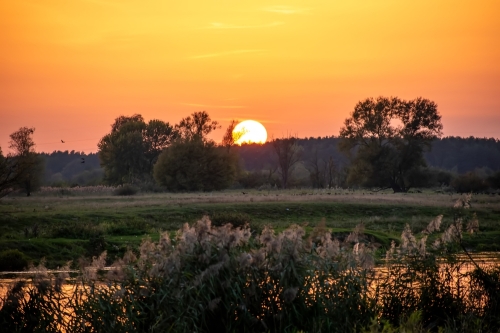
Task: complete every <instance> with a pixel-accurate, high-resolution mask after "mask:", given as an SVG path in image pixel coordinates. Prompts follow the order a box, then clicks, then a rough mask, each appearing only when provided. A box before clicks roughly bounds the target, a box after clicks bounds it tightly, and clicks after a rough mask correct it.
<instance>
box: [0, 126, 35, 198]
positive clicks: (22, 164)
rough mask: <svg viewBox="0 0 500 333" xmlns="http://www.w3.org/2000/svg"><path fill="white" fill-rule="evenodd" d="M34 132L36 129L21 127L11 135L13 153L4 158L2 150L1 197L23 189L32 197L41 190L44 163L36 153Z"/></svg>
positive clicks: (0, 166) (0, 153) (0, 155)
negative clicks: (33, 192)
mask: <svg viewBox="0 0 500 333" xmlns="http://www.w3.org/2000/svg"><path fill="white" fill-rule="evenodd" d="M34 132H35V129H34V128H28V127H21V128H20V129H19V130H18V131H16V132H14V133H12V134H11V135H10V138H11V140H10V142H9V148H10V149H12V150H13V153H11V154H8V155H7V156H3V155H2V151H1V149H0V197H2V196H5V195H6V194H8V193H9V192H11V191H12V190H14V189H22V190H23V191H25V193H26V195H27V196H30V195H31V192H32V191H36V190H38V189H39V188H40V185H41V181H42V177H43V173H44V161H43V158H41V156H39V155H37V154H36V153H35V149H34V147H35V142H34V141H33V138H32V135H33V133H34Z"/></svg>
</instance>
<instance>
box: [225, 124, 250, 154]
mask: <svg viewBox="0 0 500 333" xmlns="http://www.w3.org/2000/svg"><path fill="white" fill-rule="evenodd" d="M238 123H239V121H238V120H231V122H230V123H229V126H228V127H227V129H226V132H225V133H224V137H223V138H222V146H223V147H226V148H227V149H228V150H229V149H230V148H231V147H232V146H234V143H235V142H236V141H238V140H239V139H240V138H241V137H242V136H243V134H245V132H236V133H235V132H234V128H235V127H236V125H238Z"/></svg>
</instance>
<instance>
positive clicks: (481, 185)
mask: <svg viewBox="0 0 500 333" xmlns="http://www.w3.org/2000/svg"><path fill="white" fill-rule="evenodd" d="M451 186H452V187H453V188H454V189H455V191H457V192H459V193H469V192H474V193H477V192H483V191H486V190H487V189H488V184H487V183H486V182H485V180H484V179H483V178H481V177H479V176H478V175H476V174H475V173H473V172H468V173H466V174H465V175H460V176H458V177H457V178H455V179H454V180H453V181H452V182H451Z"/></svg>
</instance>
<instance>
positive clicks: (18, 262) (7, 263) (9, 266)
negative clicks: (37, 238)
mask: <svg viewBox="0 0 500 333" xmlns="http://www.w3.org/2000/svg"><path fill="white" fill-rule="evenodd" d="M28 261H29V258H28V257H27V256H26V255H25V254H24V253H22V252H21V251H19V250H6V251H2V252H0V271H22V270H24V269H25V268H26V267H28Z"/></svg>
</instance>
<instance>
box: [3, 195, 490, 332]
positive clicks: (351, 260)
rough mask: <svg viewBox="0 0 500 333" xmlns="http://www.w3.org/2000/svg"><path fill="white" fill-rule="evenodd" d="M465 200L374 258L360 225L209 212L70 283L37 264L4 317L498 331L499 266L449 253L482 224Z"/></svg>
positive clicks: (15, 321)
mask: <svg viewBox="0 0 500 333" xmlns="http://www.w3.org/2000/svg"><path fill="white" fill-rule="evenodd" d="M464 200H467V198H466V199H464ZM464 202H467V201H464ZM466 208H467V207H466V206H465V205H463V206H461V207H457V208H456V216H455V220H454V222H453V223H452V224H451V225H449V226H447V227H446V228H444V231H443V232H441V231H440V229H441V222H442V217H437V218H436V219H435V220H433V221H431V223H430V224H429V225H428V226H427V227H426V228H425V229H424V230H423V232H422V233H420V234H416V235H415V234H414V233H413V232H412V230H410V228H409V227H406V228H405V230H404V231H403V233H402V235H401V241H400V242H399V243H398V244H396V243H393V244H392V246H391V248H390V249H389V250H388V251H387V256H386V259H385V261H386V264H385V265H384V266H383V267H379V268H376V269H375V268H374V262H375V261H374V257H373V254H374V253H375V250H376V248H375V246H374V245H373V244H370V243H367V242H366V241H365V240H366V237H362V233H363V227H362V226H358V227H356V229H355V230H353V232H351V233H350V234H349V235H348V236H347V237H345V239H343V240H342V241H341V240H338V239H334V238H333V237H332V233H331V232H330V231H329V230H328V229H327V228H326V227H325V226H324V225H320V226H318V227H316V228H315V229H314V230H313V231H312V232H311V233H310V234H308V235H306V233H305V231H304V229H303V228H302V227H300V226H297V225H293V226H291V227H289V228H288V229H286V230H284V231H283V232H281V233H278V234H277V233H275V232H274V230H273V229H272V228H270V227H269V226H267V227H265V228H264V229H263V230H262V232H261V233H260V234H259V235H255V236H252V234H251V232H250V229H249V228H248V226H241V227H236V228H234V227H233V226H232V225H230V224H226V225H222V226H212V223H211V221H210V219H209V218H208V217H203V218H202V219H201V220H199V221H198V222H196V223H195V224H193V225H188V224H185V225H184V226H183V227H182V228H181V229H180V230H178V231H177V233H176V234H175V236H174V237H171V236H170V235H169V233H163V234H162V235H161V237H160V239H159V241H158V242H152V241H151V240H149V239H146V240H144V241H143V243H142V245H141V247H140V249H139V251H138V252H137V253H133V252H132V251H128V252H127V253H126V254H125V256H124V257H123V258H121V259H119V260H117V261H116V262H114V263H113V264H112V265H111V267H110V268H109V269H108V270H104V264H105V259H106V253H103V254H101V255H100V256H98V257H94V259H93V260H92V263H91V264H90V265H88V266H85V267H82V268H81V271H80V274H79V275H78V276H77V277H76V278H75V280H73V283H74V288H73V289H70V290H71V292H69V293H68V291H67V290H66V291H65V290H64V288H63V286H65V285H66V283H68V282H67V280H66V279H67V278H68V277H67V275H60V276H57V277H50V276H48V275H47V274H46V271H45V270H44V269H43V267H42V266H39V267H37V268H32V272H33V274H34V280H33V281H34V282H33V284H31V285H26V284H23V283H22V282H19V283H17V284H15V285H14V286H13V287H12V288H11V289H10V291H9V292H8V293H7V295H6V296H5V297H4V298H3V299H2V300H1V301H0V324H1V325H2V326H1V327H2V328H5V329H6V330H7V331H11V332H16V331H50V332H57V331H61V330H62V331H66V332H167V331H168V332H297V331H304V332H362V331H369V332H398V331H401V332H403V331H405V332H409V331H414V332H427V331H437V330H438V328H439V329H440V330H442V331H449V332H457V331H462V332H467V331H471V330H472V331H488V332H490V331H497V330H498V329H499V328H500V321H499V319H498V318H497V317H498V313H499V310H500V308H499V300H500V270H499V269H498V267H489V268H483V267H481V266H480V265H477V264H476V263H475V262H474V261H473V259H467V260H466V262H468V263H469V264H472V265H473V267H472V269H465V267H464V265H465V262H464V261H463V260H462V259H457V256H455V255H452V251H453V250H454V249H455V247H458V248H460V246H461V245H460V244H461V243H460V242H461V233H462V230H467V226H472V227H473V228H472V229H470V228H469V229H470V230H472V231H473V232H474V230H475V228H476V226H477V223H476V222H473V223H470V222H471V221H472V220H473V219H474V215H471V214H468V212H466ZM408 327H411V329H412V330H410V329H409V328H408Z"/></svg>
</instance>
